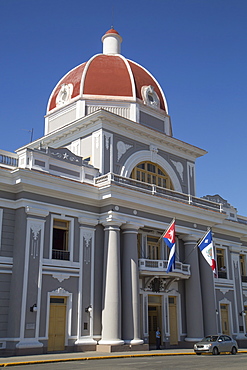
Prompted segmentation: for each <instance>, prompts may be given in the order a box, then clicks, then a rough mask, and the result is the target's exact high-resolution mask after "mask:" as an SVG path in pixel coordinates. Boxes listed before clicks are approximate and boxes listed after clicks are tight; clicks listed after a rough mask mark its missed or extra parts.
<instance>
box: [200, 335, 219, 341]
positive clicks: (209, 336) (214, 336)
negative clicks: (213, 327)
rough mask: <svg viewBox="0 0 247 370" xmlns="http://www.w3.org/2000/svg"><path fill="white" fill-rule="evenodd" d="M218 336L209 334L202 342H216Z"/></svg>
mask: <svg viewBox="0 0 247 370" xmlns="http://www.w3.org/2000/svg"><path fill="white" fill-rule="evenodd" d="M217 338H218V336H217V335H208V336H207V337H205V338H203V340H202V342H216V340H217Z"/></svg>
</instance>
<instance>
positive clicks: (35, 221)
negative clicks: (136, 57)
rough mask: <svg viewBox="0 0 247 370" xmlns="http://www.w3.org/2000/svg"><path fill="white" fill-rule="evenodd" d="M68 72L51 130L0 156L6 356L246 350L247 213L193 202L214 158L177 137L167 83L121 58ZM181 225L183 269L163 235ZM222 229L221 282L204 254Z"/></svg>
mask: <svg viewBox="0 0 247 370" xmlns="http://www.w3.org/2000/svg"><path fill="white" fill-rule="evenodd" d="M102 41H103V53H102V54H97V55H95V56H93V57H92V58H91V59H90V60H89V61H88V62H86V63H83V64H81V65H80V66H78V67H76V68H74V69H73V70H71V71H70V72H69V73H67V74H66V75H65V76H64V77H63V78H62V79H61V80H60V81H59V83H58V84H57V85H56V87H55V88H54V90H53V92H52V94H51V96H50V99H49V102H48V106H47V113H46V117H45V132H44V136H43V137H42V138H40V139H38V140H36V141H34V142H32V143H30V144H28V145H26V146H24V147H22V148H20V149H18V150H17V151H16V153H10V152H5V151H0V301H1V305H0V355H5V354H24V353H45V352H48V351H49V352H51V351H63V350H75V351H83V350H101V351H116V350H119V348H121V350H135V349H139V350H140V349H146V348H147V347H148V346H150V347H152V345H155V331H156V329H157V327H159V328H160V331H161V345H162V346H163V347H164V348H169V347H176V346H177V347H191V348H192V344H193V343H194V342H195V341H197V340H198V339H201V338H202V337H203V336H204V335H207V334H215V333H225V334H230V335H232V336H233V337H234V338H236V339H237V340H238V342H239V344H240V345H241V346H246V344H247V338H246V337H245V333H246V330H247V320H246V317H247V316H246V313H247V271H246V255H247V218H246V217H242V216H239V215H238V214H237V210H236V209H235V208H234V207H233V206H231V205H230V204H229V203H227V201H225V200H224V199H222V198H221V197H220V196H219V195H214V196H205V197H203V198H198V197H196V193H195V182H196V178H195V162H196V159H197V158H199V157H200V156H203V155H204V154H206V152H205V151H204V150H202V149H200V148H197V147H195V146H193V145H190V144H188V143H185V142H182V141H180V140H178V139H176V138H174V137H173V135H172V126H171V120H170V117H169V114H168V107H167V102H166V98H165V95H164V93H163V90H162V88H161V87H160V86H159V84H158V82H157V81H156V80H155V78H154V77H153V76H152V75H151V74H150V73H149V72H148V71H147V70H145V69H144V68H143V67H142V66H140V65H139V64H137V63H135V62H133V61H131V60H128V59H126V58H125V57H123V56H122V55H121V42H122V38H121V36H120V35H119V34H118V33H117V32H116V31H115V30H114V29H111V30H109V31H108V32H107V33H106V34H105V35H104V36H103V37H102ZM174 217H175V218H176V265H175V269H173V270H172V272H170V273H167V272H166V267H167V260H168V255H169V251H168V250H167V247H166V246H165V244H164V242H163V240H162V238H161V236H162V234H163V232H164V231H165V229H166V228H167V226H168V225H169V224H170V222H171V220H172V219H173V218H174ZM208 227H211V228H212V231H213V237H214V245H215V248H216V254H217V262H218V269H219V276H218V278H214V277H213V274H212V270H211V269H210V266H209V265H208V264H207V262H206V261H205V260H204V258H203V257H202V255H201V253H200V252H199V249H198V248H197V247H196V243H197V241H198V240H199V239H200V238H201V237H202V236H203V234H204V233H205V232H206V230H207V229H208Z"/></svg>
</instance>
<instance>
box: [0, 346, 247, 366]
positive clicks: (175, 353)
mask: <svg viewBox="0 0 247 370" xmlns="http://www.w3.org/2000/svg"><path fill="white" fill-rule="evenodd" d="M238 353H247V350H246V351H245V350H242V351H238ZM186 355H193V356H194V355H195V352H174V353H172V352H170V353H137V354H126V355H109V356H108V355H106V356H93V357H77V358H61V359H47V360H34V361H21V362H5V363H0V367H7V366H18V365H35V364H48V363H56V362H70V361H89V360H104V359H108V360H109V359H111V358H131V357H154V356H186Z"/></svg>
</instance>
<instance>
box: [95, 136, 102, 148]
mask: <svg viewBox="0 0 247 370" xmlns="http://www.w3.org/2000/svg"><path fill="white" fill-rule="evenodd" d="M100 136H101V135H100V133H98V134H97V136H96V135H94V139H95V148H96V149H99V144H100Z"/></svg>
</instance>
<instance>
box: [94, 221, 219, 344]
mask: <svg viewBox="0 0 247 370" xmlns="http://www.w3.org/2000/svg"><path fill="white" fill-rule="evenodd" d="M103 225H104V227H105V240H104V277H103V307H102V336H101V340H100V341H99V344H107V345H121V344H124V343H125V344H142V343H143V340H142V339H140V320H141V318H140V307H139V269H138V251H137V234H138V229H139V228H140V227H141V225H137V224H135V223H122V222H121V220H120V219H118V218H114V217H112V216H111V217H110V218H109V219H108V220H107V221H106V222H105V223H104V224H103ZM120 230H121V238H122V239H121V245H122V249H121V250H120ZM182 239H183V242H184V248H185V259H186V263H187V264H189V265H190V269H191V276H190V278H189V279H187V280H186V281H185V307H186V315H185V317H186V329H187V337H186V339H185V340H187V341H195V340H198V339H200V338H202V337H203V336H204V334H205V333H206V334H208V333H209V332H215V333H216V332H217V323H216V317H215V316H216V315H215V297H214V285H213V278H212V273H211V270H210V269H209V268H208V266H206V265H204V264H203V262H201V265H202V267H201V266H200V267H199V259H200V258H201V257H200V256H199V254H198V252H199V251H198V248H195V245H196V242H197V239H198V237H195V236H193V235H183V236H182ZM192 252H193V253H192ZM205 263H206V261H205ZM204 285H206V287H204Z"/></svg>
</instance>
